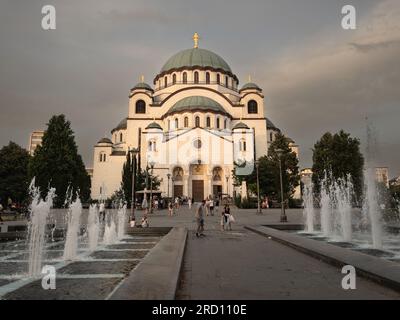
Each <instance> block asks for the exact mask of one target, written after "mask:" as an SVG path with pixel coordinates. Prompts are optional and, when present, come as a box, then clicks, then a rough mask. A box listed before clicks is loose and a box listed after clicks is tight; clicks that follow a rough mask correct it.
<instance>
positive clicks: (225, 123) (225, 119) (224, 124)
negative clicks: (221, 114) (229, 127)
mask: <svg viewBox="0 0 400 320" xmlns="http://www.w3.org/2000/svg"><path fill="white" fill-rule="evenodd" d="M226 123H227V121H226V119H225V120H224V129H226Z"/></svg>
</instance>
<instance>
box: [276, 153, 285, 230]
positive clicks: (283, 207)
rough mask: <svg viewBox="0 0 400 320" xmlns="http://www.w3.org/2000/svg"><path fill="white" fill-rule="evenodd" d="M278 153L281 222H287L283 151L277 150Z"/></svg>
mask: <svg viewBox="0 0 400 320" xmlns="http://www.w3.org/2000/svg"><path fill="white" fill-rule="evenodd" d="M276 153H277V154H278V158H279V177H280V183H281V222H287V217H286V213H285V201H284V199H283V181H282V153H283V150H282V149H277V150H276Z"/></svg>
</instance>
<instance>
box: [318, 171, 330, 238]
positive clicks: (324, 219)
mask: <svg viewBox="0 0 400 320" xmlns="http://www.w3.org/2000/svg"><path fill="white" fill-rule="evenodd" d="M320 191H321V192H320V206H321V231H322V233H323V235H324V236H325V237H329V236H330V235H331V233H332V207H331V201H330V199H331V198H330V195H329V190H328V177H327V175H326V173H325V176H324V179H323V180H322V182H321V190H320Z"/></svg>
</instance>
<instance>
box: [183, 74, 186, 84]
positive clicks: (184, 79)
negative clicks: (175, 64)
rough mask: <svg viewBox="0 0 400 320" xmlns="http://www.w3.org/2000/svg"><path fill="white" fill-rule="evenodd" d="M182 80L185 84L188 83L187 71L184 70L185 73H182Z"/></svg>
mask: <svg viewBox="0 0 400 320" xmlns="http://www.w3.org/2000/svg"><path fill="white" fill-rule="evenodd" d="M182 82H183V83H184V84H186V83H187V73H186V72H184V73H183V75H182Z"/></svg>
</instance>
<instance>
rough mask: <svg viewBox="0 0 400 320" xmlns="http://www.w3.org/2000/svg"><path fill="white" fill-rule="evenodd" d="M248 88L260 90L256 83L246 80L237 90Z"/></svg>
mask: <svg viewBox="0 0 400 320" xmlns="http://www.w3.org/2000/svg"><path fill="white" fill-rule="evenodd" d="M249 89H255V90H257V91H262V90H261V88H260V87H259V86H258V85H256V84H255V83H254V82H248V83H246V84H244V85H243V87H242V88H241V89H240V90H239V92H240V91H242V90H249Z"/></svg>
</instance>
